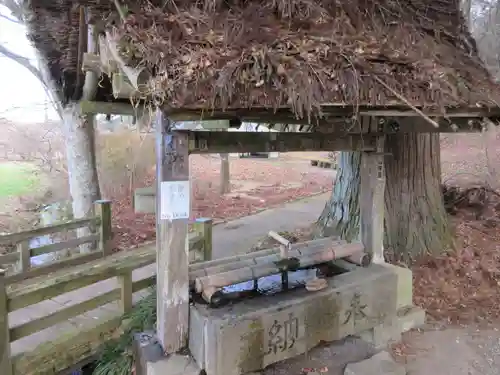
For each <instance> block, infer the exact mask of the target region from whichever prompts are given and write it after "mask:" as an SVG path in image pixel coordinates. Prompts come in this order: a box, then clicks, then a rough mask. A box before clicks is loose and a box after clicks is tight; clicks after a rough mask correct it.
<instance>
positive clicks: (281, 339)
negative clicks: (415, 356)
mask: <svg viewBox="0 0 500 375" xmlns="http://www.w3.org/2000/svg"><path fill="white" fill-rule="evenodd" d="M398 278H399V277H398V274H397V272H394V270H393V269H391V268H390V267H386V266H385V265H378V264H373V265H371V266H370V267H367V268H357V269H355V270H353V271H350V272H347V273H344V274H342V275H338V276H335V277H334V278H331V279H329V280H328V284H329V285H328V287H327V288H326V289H324V290H321V291H318V292H313V293H311V292H307V291H306V290H296V291H291V292H288V293H284V294H279V295H274V296H267V297H260V298H257V299H251V300H246V301H242V302H240V303H238V304H235V305H232V306H226V307H223V308H219V309H210V308H208V307H207V306H203V305H195V306H193V307H191V310H190V336H189V349H190V351H191V354H192V355H193V357H194V359H195V360H196V363H197V364H198V366H199V367H200V368H201V369H203V370H205V371H206V373H207V375H240V374H245V373H248V372H252V371H258V370H260V369H263V368H265V367H266V366H268V365H270V364H272V363H276V362H279V361H282V360H285V359H288V358H291V357H295V356H297V355H299V354H302V353H305V352H306V351H308V350H310V349H312V348H314V347H315V346H317V345H318V344H319V343H320V342H322V341H327V342H328V341H335V340H340V339H342V338H344V337H346V336H349V335H356V334H360V333H362V332H366V331H369V330H374V331H373V332H375V329H376V327H379V326H381V325H390V324H393V323H392V322H393V321H394V319H395V317H396V316H397V304H398ZM138 375H140V374H138Z"/></svg>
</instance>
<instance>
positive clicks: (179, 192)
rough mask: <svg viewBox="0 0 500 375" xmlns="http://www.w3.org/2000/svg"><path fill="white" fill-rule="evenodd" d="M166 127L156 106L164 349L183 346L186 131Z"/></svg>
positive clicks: (160, 319) (186, 310) (160, 307)
mask: <svg viewBox="0 0 500 375" xmlns="http://www.w3.org/2000/svg"><path fill="white" fill-rule="evenodd" d="M171 128H172V123H171V122H170V120H169V119H168V118H167V117H166V116H165V114H164V113H163V112H162V111H161V110H158V111H157V114H156V172H157V175H156V181H157V192H158V198H157V208H156V212H157V215H156V257H157V259H156V267H157V271H156V274H157V280H158V281H157V282H158V286H157V293H158V297H157V314H158V318H157V331H158V332H157V333H158V339H159V341H160V343H161V345H162V347H163V350H164V351H165V352H166V353H167V354H171V353H175V352H177V351H179V350H181V349H183V348H185V347H186V346H187V338H188V332H189V257H188V246H189V244H188V241H187V233H188V219H189V195H190V191H189V160H188V157H189V155H188V134H187V133H179V132H172V131H171ZM183 203H184V204H183ZM186 211H187V212H186Z"/></svg>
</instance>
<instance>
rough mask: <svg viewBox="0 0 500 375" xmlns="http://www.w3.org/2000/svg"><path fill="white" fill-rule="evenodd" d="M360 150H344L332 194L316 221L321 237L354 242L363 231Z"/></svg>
mask: <svg viewBox="0 0 500 375" xmlns="http://www.w3.org/2000/svg"><path fill="white" fill-rule="evenodd" d="M360 166H361V153H360V152H357V151H356V152H341V153H340V155H339V160H338V163H337V175H336V177H335V181H334V184H333V190H332V194H331V196H330V199H329V200H328V202H327V203H326V205H325V208H324V209H323V212H322V213H321V215H320V217H319V219H318V221H317V223H316V234H317V235H319V236H332V235H338V236H340V237H341V238H343V239H345V240H347V241H352V240H353V239H355V238H357V236H358V233H359V223H360V222H359V191H360V189H359V186H360V174H359V172H360Z"/></svg>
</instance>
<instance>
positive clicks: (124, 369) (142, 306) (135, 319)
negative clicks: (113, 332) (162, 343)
mask: <svg viewBox="0 0 500 375" xmlns="http://www.w3.org/2000/svg"><path fill="white" fill-rule="evenodd" d="M124 319H125V320H126V321H127V329H126V330H125V332H124V333H123V335H122V336H121V337H119V338H117V339H115V340H111V341H108V342H107V343H106V344H105V345H104V348H103V350H102V353H101V357H100V358H99V360H98V361H97V367H96V369H95V370H94V373H93V375H130V374H131V373H132V365H133V356H132V344H133V338H134V333H136V332H143V331H146V330H151V329H153V328H154V326H155V322H156V287H153V288H151V294H150V295H148V296H146V297H145V298H143V299H142V300H141V301H139V302H138V303H137V304H136V305H135V306H134V308H133V310H132V311H131V312H130V313H129V314H127V315H126V316H125V317H124Z"/></svg>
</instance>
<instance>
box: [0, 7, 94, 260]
mask: <svg viewBox="0 0 500 375" xmlns="http://www.w3.org/2000/svg"><path fill="white" fill-rule="evenodd" d="M0 5H3V6H4V7H5V8H7V9H8V10H9V12H10V15H3V16H2V18H1V19H2V20H4V21H5V22H15V23H18V24H20V25H24V24H25V14H24V11H23V5H22V0H0ZM89 40H92V38H89ZM89 47H92V46H89ZM0 55H3V56H5V57H7V58H9V59H11V60H12V61H15V62H17V63H18V64H19V65H21V66H23V67H24V68H25V69H27V70H28V71H29V72H30V73H31V74H33V76H35V77H36V78H37V79H38V80H39V81H40V82H41V84H42V85H43V87H44V89H45V92H46V94H47V96H48V97H49V98H50V99H51V102H52V104H53V106H54V109H55V110H56V112H57V113H58V115H59V117H60V118H61V120H62V125H63V134H64V138H65V143H66V156H67V164H68V180H69V188H70V193H71V198H72V201H73V214H74V216H75V217H76V218H80V217H85V216H89V215H90V214H91V213H92V211H93V203H94V201H95V200H97V199H100V197H101V192H100V187H99V180H98V175H97V165H96V157H95V130H94V117H95V116H93V115H89V114H80V113H78V111H77V109H76V106H75V105H74V104H70V105H68V106H66V107H63V106H62V105H61V102H60V101H59V100H58V97H57V94H56V90H55V85H54V84H53V82H52V81H51V79H50V74H49V73H48V69H47V65H46V64H45V62H44V61H42V60H41V59H38V60H39V64H38V66H37V65H34V64H32V62H31V61H30V59H28V58H26V57H24V56H21V55H19V54H17V53H15V52H14V51H11V50H10V49H8V48H7V47H6V46H4V45H1V44H0ZM96 88H97V77H94V76H92V73H90V74H88V77H86V81H85V87H84V90H83V91H84V97H85V99H92V97H93V95H95V90H96ZM87 233H88V228H84V229H83V230H81V231H80V232H79V236H84V235H86V234H87ZM81 249H82V251H87V250H88V247H85V248H84V247H82V248H81Z"/></svg>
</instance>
